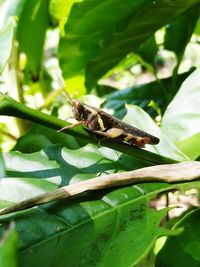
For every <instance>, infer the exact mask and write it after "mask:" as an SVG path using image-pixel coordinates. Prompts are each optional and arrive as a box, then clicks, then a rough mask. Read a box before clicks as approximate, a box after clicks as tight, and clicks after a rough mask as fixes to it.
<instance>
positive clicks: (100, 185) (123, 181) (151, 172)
mask: <svg viewBox="0 0 200 267" xmlns="http://www.w3.org/2000/svg"><path fill="white" fill-rule="evenodd" d="M198 178H200V162H198V161H188V162H183V163H176V164H166V165H157V166H152V167H146V168H141V169H138V170H135V171H129V172H122V173H115V174H109V175H103V176H100V177H96V178H93V179H90V180H86V181H82V182H77V183H74V184H71V185H67V186H64V187H61V188H59V189H57V190H54V191H50V192H48V193H44V194H41V195H38V196H35V197H33V198H29V199H27V200H24V201H22V202H19V203H17V204H14V205H12V206H10V207H7V208H4V209H1V210H0V215H3V214H7V213H11V212H14V211H18V210H23V209H27V208H31V207H33V206H38V205H41V204H44V203H48V202H51V201H55V200H59V199H63V198H67V197H71V196H76V195H78V194H80V193H83V192H86V191H91V190H97V189H104V188H109V187H115V186H120V185H129V184H133V183H141V182H167V183H175V182H185V181H191V180H195V179H198Z"/></svg>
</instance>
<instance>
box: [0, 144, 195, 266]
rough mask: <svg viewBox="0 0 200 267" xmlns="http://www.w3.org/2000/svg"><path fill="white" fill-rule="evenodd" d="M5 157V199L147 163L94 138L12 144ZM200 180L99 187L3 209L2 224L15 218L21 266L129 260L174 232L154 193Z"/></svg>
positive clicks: (0, 194) (0, 200) (3, 202)
mask: <svg viewBox="0 0 200 267" xmlns="http://www.w3.org/2000/svg"><path fill="white" fill-rule="evenodd" d="M4 160H5V165H6V170H7V172H6V173H7V177H6V178H3V179H2V180H1V187H0V206H1V207H5V206H8V205H10V204H11V203H16V202H18V201H22V200H25V199H27V198H30V197H33V196H36V195H38V194H41V193H43V192H47V191H51V190H53V189H56V188H57V187H58V186H59V185H65V184H68V183H74V182H76V181H80V180H85V179H90V178H92V177H94V176H96V175H97V173H103V172H116V171H121V170H127V169H129V168H130V167H131V168H132V169H134V168H136V169H137V168H140V167H143V166H145V163H144V162H143V161H138V160H135V159H133V158H127V157H126V158H123V155H119V154H118V153H116V151H113V150H110V149H107V148H97V147H95V146H91V145H88V146H85V147H83V148H80V149H77V150H70V149H66V148H62V147H60V146H51V147H47V148H46V149H44V150H43V151H41V152H37V153H33V154H22V153H19V152H10V153H7V154H5V155H4ZM127 161H128V162H127ZM128 165H129V166H128ZM199 186H200V183H199V182H194V183H188V184H178V185H168V184H166V183H146V184H145V183H144V184H140V185H133V186H128V187H123V188H117V189H109V190H102V191H100V192H98V191H96V192H94V193H90V194H89V193H88V194H84V195H82V196H80V197H79V198H74V199H68V200H63V201H58V202H54V203H51V204H46V205H44V206H41V207H40V208H34V209H29V210H27V211H21V212H19V213H18V214H13V215H7V216H2V217H1V223H2V225H1V227H0V232H4V229H5V228H6V226H7V223H9V221H10V220H14V221H15V223H16V229H17V232H18V234H19V249H20V267H23V266H31V267H36V266H37V267H40V266H41V267H43V266H49V267H51V266H52V267H53V266H59V267H62V266H63V267H64V266H66V262H67V264H68V265H69V266H82V267H88V266H92V265H95V266H97V265H98V266H99V267H100V266H102V267H103V266H116V267H126V266H127V267H128V266H131V265H133V264H136V263H137V262H139V261H140V260H141V259H142V258H143V257H144V256H145V255H146V253H147V252H148V251H149V249H151V247H152V245H153V243H154V241H155V240H156V238H157V237H159V236H161V235H167V234H170V233H171V232H170V231H169V230H165V229H163V228H161V227H160V226H159V225H160V221H161V220H162V218H163V216H164V215H165V214H166V212H167V209H164V210H161V211H155V210H153V209H150V208H149V206H148V202H149V200H150V199H152V198H154V197H155V196H156V195H157V194H158V193H159V192H164V191H166V190H167V191H168V190H173V189H182V190H184V189H187V188H192V187H196V188H198V187H199ZM91 250H92V252H93V253H91ZM44 255H45V257H44Z"/></svg>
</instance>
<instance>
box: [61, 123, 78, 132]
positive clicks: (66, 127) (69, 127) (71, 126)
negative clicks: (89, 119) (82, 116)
mask: <svg viewBox="0 0 200 267" xmlns="http://www.w3.org/2000/svg"><path fill="white" fill-rule="evenodd" d="M81 124H83V123H82V121H79V122H77V123H74V124H70V125H67V126H65V127H63V128H61V129H60V130H58V131H57V132H62V131H64V130H66V129H71V128H74V127H76V126H79V125H81Z"/></svg>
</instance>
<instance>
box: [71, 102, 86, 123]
mask: <svg viewBox="0 0 200 267" xmlns="http://www.w3.org/2000/svg"><path fill="white" fill-rule="evenodd" d="M72 112H73V116H74V118H75V119H76V120H77V121H82V120H84V118H85V108H84V105H83V104H82V103H81V101H79V100H75V101H73V106H72Z"/></svg>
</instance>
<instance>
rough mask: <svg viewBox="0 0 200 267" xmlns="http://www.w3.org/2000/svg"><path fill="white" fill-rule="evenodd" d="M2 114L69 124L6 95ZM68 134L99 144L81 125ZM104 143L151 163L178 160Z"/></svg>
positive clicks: (0, 103) (51, 125) (1, 98)
mask: <svg viewBox="0 0 200 267" xmlns="http://www.w3.org/2000/svg"><path fill="white" fill-rule="evenodd" d="M0 115H5V116H15V117H18V118H21V119H25V120H28V121H32V122H35V123H38V124H41V125H43V126H47V127H49V128H52V129H55V130H58V129H61V128H63V127H64V126H66V125H68V123H67V122H66V121H63V120H60V119H58V118H56V117H54V116H51V115H47V114H45V113H42V112H40V111H38V110H34V109H31V108H29V107H27V106H25V105H23V104H21V103H19V102H17V101H15V100H14V99H12V98H11V97H8V96H6V95H1V96H0ZM66 133H67V134H70V135H72V136H76V137H78V138H81V139H84V140H87V141H88V142H89V143H93V144H96V145H98V140H97V139H95V138H93V134H92V132H89V131H88V130H85V129H84V128H83V127H81V126H79V127H76V128H73V129H67V130H66ZM102 144H103V145H104V146H106V147H109V148H111V149H114V150H117V151H120V152H122V153H125V154H128V155H131V156H133V157H136V158H139V159H141V160H144V161H147V162H150V163H151V164H163V163H175V162H176V161H175V160H173V159H170V158H167V157H163V156H160V155H158V154H154V153H152V152H149V151H145V150H143V149H140V148H137V147H134V146H130V145H127V144H125V143H114V142H110V141H102Z"/></svg>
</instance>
